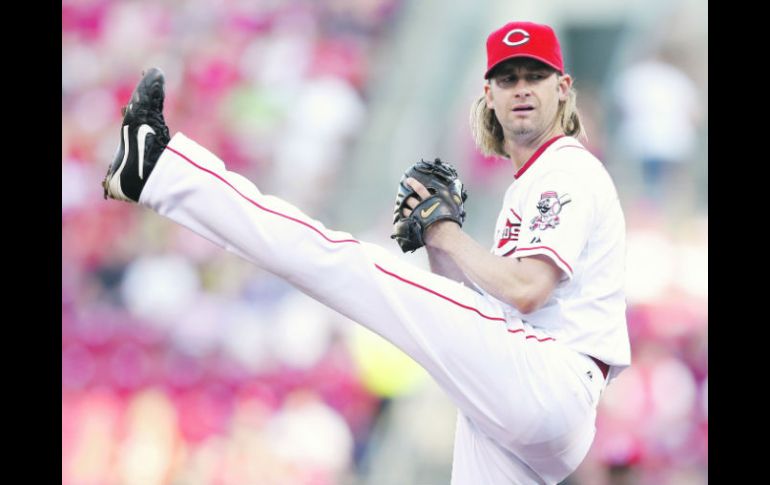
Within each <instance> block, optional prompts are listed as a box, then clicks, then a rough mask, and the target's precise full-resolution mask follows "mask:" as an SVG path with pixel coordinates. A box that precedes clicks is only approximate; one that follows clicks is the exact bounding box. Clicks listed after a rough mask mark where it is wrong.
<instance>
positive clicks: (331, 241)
mask: <svg viewBox="0 0 770 485" xmlns="http://www.w3.org/2000/svg"><path fill="white" fill-rule="evenodd" d="M166 148H167V149H168V150H170V151H172V152H174V153H176V154H177V155H179V156H180V157H182V158H184V159H185V160H187V161H188V162H189V163H191V164H192V165H194V166H195V167H197V168H199V169H201V170H203V171H204V172H207V173H209V174H211V175H213V176H214V177H216V178H218V179H219V180H221V181H222V182H224V183H225V184H227V185H228V186H229V187H230V188H231V189H233V190H234V191H235V192H236V193H238V195H240V196H241V197H243V198H244V199H246V200H247V201H249V202H251V203H252V204H254V205H255V206H256V207H259V208H260V209H262V210H263V211H265V212H269V213H271V214H275V215H277V216H279V217H283V218H284V219H288V220H290V221H294V222H297V223H299V224H302V225H303V226H305V227H307V228H309V229H312V230H313V231H315V232H317V233H318V234H319V235H320V236H321V237H323V238H324V239H326V240H327V241H329V242H330V243H334V244H339V243H355V244H361V243H360V241H357V240H355V239H338V240H337V239H330V238H329V237H328V236H327V235H326V234H324V233H323V232H321V231H320V230H318V229H317V228H315V227H313V226H311V225H310V224H308V223H307V222H305V221H301V220H299V219H296V218H294V217H291V216H287V215H286V214H281V213H280V212H277V211H274V210H272V209H268V208H267V207H264V206H262V205H260V204H259V203H257V202H255V201H253V200H251V199H250V198H248V197H246V196H245V195H243V193H241V191H240V190H238V189H236V188H235V187H233V185H232V184H231V183H230V182H228V181H227V180H225V179H224V178H222V177H221V176H219V174H216V173H214V172H212V171H211V170H209V169H207V168H205V167H201V166H200V165H198V164H197V163H195V162H193V161H192V160H190V159H189V158H187V157H186V156H185V155H184V154H182V153H180V152H178V151H176V150H174V149H173V148H171V147H170V146H166Z"/></svg>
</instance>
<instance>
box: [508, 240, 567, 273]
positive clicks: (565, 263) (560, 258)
mask: <svg viewBox="0 0 770 485" xmlns="http://www.w3.org/2000/svg"><path fill="white" fill-rule="evenodd" d="M532 249H547V250H549V251H551V252H552V253H553V254H554V255H555V256H556V257H557V258H559V261H561V262H562V263H564V266H566V267H567V268H569V272H570V273H574V271H572V266H570V265H569V264H567V262H566V261H564V259H562V257H561V256H559V253H557V252H556V251H554V250H553V249H551V248H549V247H548V246H534V247H531V248H516V251H530V250H532Z"/></svg>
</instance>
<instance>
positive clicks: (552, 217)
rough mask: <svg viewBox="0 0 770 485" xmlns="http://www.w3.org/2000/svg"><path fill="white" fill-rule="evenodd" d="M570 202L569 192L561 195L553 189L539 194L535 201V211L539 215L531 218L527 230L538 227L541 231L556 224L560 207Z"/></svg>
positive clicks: (557, 223)
mask: <svg viewBox="0 0 770 485" xmlns="http://www.w3.org/2000/svg"><path fill="white" fill-rule="evenodd" d="M570 202H572V199H571V198H570V196H569V194H564V195H562V196H561V197H559V194H557V193H556V192H553V191H548V192H543V193H542V194H540V200H539V201H538V203H537V211H538V212H539V213H540V215H538V216H537V217H534V218H533V219H532V223H531V225H530V226H529V230H530V231H533V230H535V229H540V230H541V231H542V230H545V229H548V228H555V227H556V226H558V225H559V213H560V212H561V209H562V208H563V207H564V206H565V205H567V204H568V203H570Z"/></svg>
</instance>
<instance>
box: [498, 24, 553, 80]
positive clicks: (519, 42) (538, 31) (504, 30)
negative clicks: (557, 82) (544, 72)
mask: <svg viewBox="0 0 770 485" xmlns="http://www.w3.org/2000/svg"><path fill="white" fill-rule="evenodd" d="M514 57H530V58H532V59H536V60H538V61H540V62H544V63H546V64H548V65H549V66H551V67H553V68H554V69H556V70H557V71H559V73H560V74H564V61H563V60H562V57H561V46H560V45H559V39H557V38H556V34H555V33H554V31H553V29H552V28H551V27H549V26H547V25H542V24H536V23H533V22H509V23H507V24H505V25H504V26H502V27H500V28H499V29H497V30H495V31H494V32H492V33H491V34H489V37H487V72H486V73H485V74H484V79H487V78H489V73H490V72H491V71H492V69H494V68H495V66H497V65H498V64H500V63H501V62H504V61H507V60H508V59H513V58H514Z"/></svg>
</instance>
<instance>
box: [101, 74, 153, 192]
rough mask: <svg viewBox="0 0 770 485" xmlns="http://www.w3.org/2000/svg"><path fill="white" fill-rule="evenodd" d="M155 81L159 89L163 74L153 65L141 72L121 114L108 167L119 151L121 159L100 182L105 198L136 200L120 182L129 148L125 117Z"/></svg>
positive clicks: (130, 113) (141, 156)
mask: <svg viewBox="0 0 770 485" xmlns="http://www.w3.org/2000/svg"><path fill="white" fill-rule="evenodd" d="M156 82H160V84H161V89H163V84H164V83H165V76H164V75H163V71H161V70H160V69H157V68H154V67H153V68H150V69H148V70H147V71H146V72H145V73H144V74H143V77H142V79H141V80H140V81H139V83H138V84H137V85H136V88H134V92H133V93H132V94H131V101H129V103H128V106H127V107H126V112H125V114H124V115H123V123H122V129H121V142H120V145H119V146H118V152H117V153H116V154H115V159H114V160H113V161H112V165H111V166H110V168H111V167H114V166H115V162H117V160H118V157H119V156H120V153H121V151H122V152H123V159H122V160H121V162H120V165H118V168H117V169H116V170H115V171H114V172H112V170H109V171H108V175H107V178H106V180H105V181H104V182H106V183H102V185H103V186H104V188H105V190H106V193H105V198H106V196H107V195H109V196H111V197H112V198H114V199H118V200H126V201H130V202H137V201H135V200H133V199H131V198H130V197H127V196H126V195H125V193H124V192H123V189H122V186H121V184H120V176H121V174H122V173H123V169H124V168H125V167H126V162H127V161H128V155H129V150H130V144H129V139H128V123H127V122H126V119H127V118H128V117H129V116H132V114H133V108H134V105H135V104H138V103H139V102H140V101H141V97H142V93H148V92H149V91H150V89H151V88H152V86H153V85H154V84H155V83H156ZM146 95H147V94H145V96H146ZM150 132H151V133H152V134H155V131H154V130H152V129H151V128H150ZM137 145H138V142H137ZM142 145H144V144H142ZM138 155H139V177H140V178H143V177H142V172H141V170H142V168H143V166H142V165H143V162H144V160H143V159H144V152H143V151H142V152H141V153H139V154H138ZM109 172H112V173H111V174H110V173H109Z"/></svg>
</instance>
